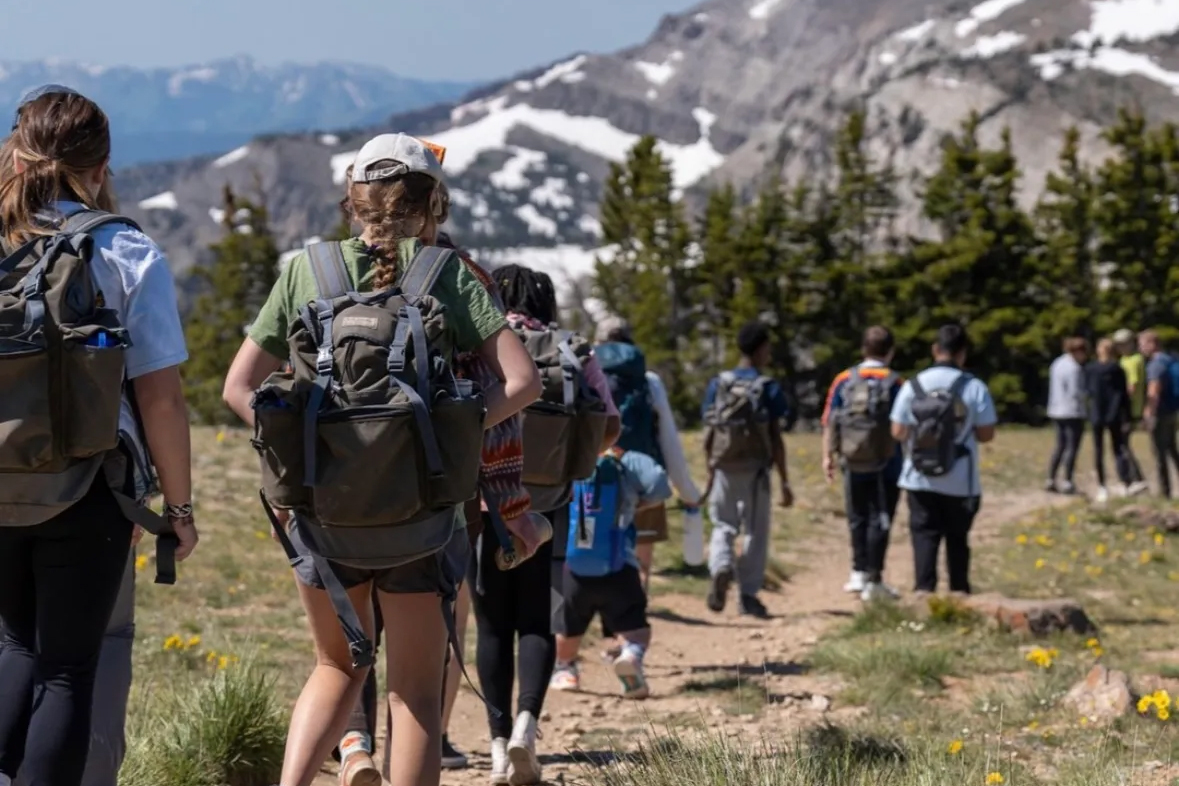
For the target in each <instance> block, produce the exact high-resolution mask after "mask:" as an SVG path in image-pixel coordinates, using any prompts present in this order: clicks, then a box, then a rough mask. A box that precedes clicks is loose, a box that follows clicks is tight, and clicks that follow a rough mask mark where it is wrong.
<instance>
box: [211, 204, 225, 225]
mask: <svg viewBox="0 0 1179 786" xmlns="http://www.w3.org/2000/svg"><path fill="white" fill-rule="evenodd" d="M209 218H211V219H213V223H214V224H221V223H224V222H225V211H224V210H222V209H221V208H219V207H211V208H209Z"/></svg>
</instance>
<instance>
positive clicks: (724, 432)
mask: <svg viewBox="0 0 1179 786" xmlns="http://www.w3.org/2000/svg"><path fill="white" fill-rule="evenodd" d="M769 382H770V379H769V377H765V376H758V377H756V378H753V379H749V378H746V377H742V376H739V375H737V374H734V373H733V372H732V371H726V372H724V373H723V374H721V375H720V377H719V378H718V379H717V386H716V399H715V400H714V402H713V405H712V408H711V409H709V411H708V413H707V414H706V415H705V418H704V423H705V426H706V427H707V432H706V436H705V444H706V446H707V453H708V459H709V466H710V467H713V468H721V469H725V468H728V467H747V466H748V467H768V466H770V464H771V463H773V460H774V453H773V447H772V444H771V442H770V431H771V423H770V420H771V418H770V414H769V411H768V410H767V409H766V397H765V390H766V386H767V385H768V384H769Z"/></svg>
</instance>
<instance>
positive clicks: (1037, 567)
mask: <svg viewBox="0 0 1179 786" xmlns="http://www.w3.org/2000/svg"><path fill="white" fill-rule="evenodd" d="M1047 564H1048V563H1047V562H1045V561H1044V560H1042V559H1038V560H1036V570H1039V569H1040V568H1042V567H1044V566H1045V565H1047Z"/></svg>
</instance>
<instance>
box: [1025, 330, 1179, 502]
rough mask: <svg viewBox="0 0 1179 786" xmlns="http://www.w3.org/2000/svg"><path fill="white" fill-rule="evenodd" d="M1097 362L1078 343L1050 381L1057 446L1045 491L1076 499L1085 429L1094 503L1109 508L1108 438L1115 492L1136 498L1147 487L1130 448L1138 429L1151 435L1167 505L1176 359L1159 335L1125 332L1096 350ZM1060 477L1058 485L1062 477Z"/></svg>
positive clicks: (1076, 340)
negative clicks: (1088, 438)
mask: <svg viewBox="0 0 1179 786" xmlns="http://www.w3.org/2000/svg"><path fill="white" fill-rule="evenodd" d="M1096 355H1097V356H1096V358H1094V359H1092V360H1090V345H1089V342H1088V340H1087V339H1085V338H1083V337H1081V336H1072V337H1070V338H1067V339H1065V341H1064V352H1063V353H1062V354H1061V355H1060V357H1058V358H1056V360H1054V361H1053V362H1052V366H1051V368H1050V369H1049V374H1048V385H1049V388H1048V417H1049V418H1051V419H1052V421H1053V423H1054V424H1055V426H1056V446H1055V448H1054V449H1053V451H1052V459H1051V461H1050V463H1049V466H1048V479H1047V481H1046V482H1045V488H1046V489H1047V490H1048V491H1051V492H1058V493H1061V494H1075V493H1077V486H1076V483H1075V482H1074V474H1075V471H1076V464H1077V454H1078V452H1079V451H1080V447H1081V441H1082V439H1083V438H1084V435H1085V424H1086V421H1088V423H1089V424H1090V425H1092V427H1093V455H1094V460H1095V468H1096V471H1097V492H1096V494H1095V495H1094V500H1095V501H1096V502H1098V503H1104V502H1106V501H1108V500H1109V498H1110V496H1111V494H1110V487H1109V486H1108V485H1107V483H1106V474H1105V436H1106V434H1107V433H1108V435H1109V441H1110V447H1111V449H1112V451H1113V457H1114V467H1115V469H1116V471H1117V474H1118V480H1119V481H1120V483H1121V486H1120V488H1116V489H1115V492H1117V493H1119V494H1120V495H1122V496H1133V495H1137V494H1142V493H1144V492H1146V491H1149V489H1150V486H1149V484H1148V483H1147V482H1146V480H1145V477H1144V476H1143V474H1142V468H1141V467H1140V465H1139V464H1138V460H1137V459H1136V458H1135V456H1134V452H1133V450H1132V449H1131V446H1130V436H1131V435H1132V434H1133V432H1134V431H1135V430H1136V429H1138V428H1139V427H1141V428H1142V429H1143V430H1145V431H1146V432H1147V433H1148V434H1149V435H1150V444H1151V449H1152V451H1153V453H1154V459H1155V464H1156V467H1157V470H1158V475H1157V477H1158V492H1159V494H1160V495H1161V496H1162V497H1163V498H1165V499H1169V498H1170V497H1171V473H1170V466H1171V465H1174V466H1175V468H1176V470H1179V448H1177V447H1176V436H1175V429H1176V427H1177V425H1179V424H1177V418H1179V359H1176V358H1174V357H1173V356H1171V355H1170V354H1169V353H1167V352H1166V351H1165V349H1164V347H1163V343H1162V341H1161V340H1160V338H1159V334H1158V333H1157V332H1156V331H1154V330H1144V331H1142V332H1141V333H1138V334H1137V335H1135V333H1134V331H1132V330H1129V329H1127V328H1122V329H1120V330H1118V331H1117V332H1115V333H1114V334H1113V336H1110V337H1107V338H1101V339H1100V340H1098V342H1097V347H1096ZM1061 472H1063V476H1064V477H1063V480H1059V479H1058V478H1059V476H1060V474H1061Z"/></svg>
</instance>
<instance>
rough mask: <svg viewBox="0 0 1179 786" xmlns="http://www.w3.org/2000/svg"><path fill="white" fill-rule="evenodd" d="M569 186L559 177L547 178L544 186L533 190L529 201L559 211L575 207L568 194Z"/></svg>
mask: <svg viewBox="0 0 1179 786" xmlns="http://www.w3.org/2000/svg"><path fill="white" fill-rule="evenodd" d="M568 185H569V184H568V183H566V182H565V181H564V180H563V179H561V178H559V177H546V178H545V179H544V185H541V186H537V187H536V188H534V189H532V193H530V194H529V195H528V199H529V201H531V202H532V203H533V204H537V205H549V206H551V207H554V208H556V209H557V210H564V209H565V208H569V207H573V197H571V196H569V194H568V193H566V188H567V186H568Z"/></svg>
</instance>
